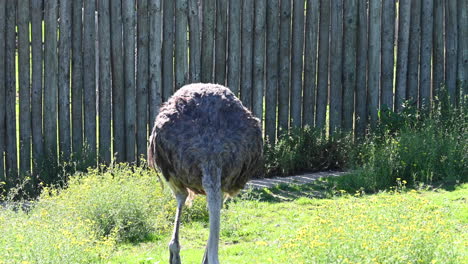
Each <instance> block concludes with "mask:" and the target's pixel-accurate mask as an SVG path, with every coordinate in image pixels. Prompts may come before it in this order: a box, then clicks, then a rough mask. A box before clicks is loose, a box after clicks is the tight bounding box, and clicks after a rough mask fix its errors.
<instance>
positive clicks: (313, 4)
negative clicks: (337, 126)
mask: <svg viewBox="0 0 468 264" xmlns="http://www.w3.org/2000/svg"><path fill="white" fill-rule="evenodd" d="M319 8H320V6H319V0H307V12H306V14H307V17H306V29H305V44H304V48H305V51H304V99H303V105H302V107H303V114H302V123H303V125H304V126H305V125H307V126H310V127H313V126H314V117H315V94H316V88H317V86H316V81H317V47H318V21H319V15H320V12H319Z"/></svg>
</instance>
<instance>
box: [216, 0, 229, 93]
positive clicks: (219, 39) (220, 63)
mask: <svg viewBox="0 0 468 264" xmlns="http://www.w3.org/2000/svg"><path fill="white" fill-rule="evenodd" d="M215 34H216V37H215V83H218V84H221V85H225V84H226V38H227V2H226V0H216V33H215Z"/></svg>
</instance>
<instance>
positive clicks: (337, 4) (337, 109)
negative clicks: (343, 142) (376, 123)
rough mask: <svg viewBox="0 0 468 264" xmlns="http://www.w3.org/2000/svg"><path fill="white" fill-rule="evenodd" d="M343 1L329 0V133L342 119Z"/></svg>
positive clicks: (336, 128)
mask: <svg viewBox="0 0 468 264" xmlns="http://www.w3.org/2000/svg"><path fill="white" fill-rule="evenodd" d="M342 12H343V1H342V0H332V1H331V15H330V18H331V19H330V29H331V31H330V54H332V55H331V56H332V58H333V59H331V60H330V123H329V128H330V130H329V131H330V134H332V133H334V132H335V131H338V130H340V129H341V122H342V119H343V79H342V75H343V13H342Z"/></svg>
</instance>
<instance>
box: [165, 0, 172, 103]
mask: <svg viewBox="0 0 468 264" xmlns="http://www.w3.org/2000/svg"><path fill="white" fill-rule="evenodd" d="M163 8H164V11H163V13H164V17H163V44H162V54H163V55H162V56H163V57H162V69H163V75H162V86H163V101H166V100H167V99H168V98H169V97H170V96H171V95H172V93H173V92H174V57H173V55H174V12H175V11H174V8H175V1H174V0H164V5H163Z"/></svg>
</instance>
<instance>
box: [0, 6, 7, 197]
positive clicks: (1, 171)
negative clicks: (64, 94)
mask: <svg viewBox="0 0 468 264" xmlns="http://www.w3.org/2000/svg"><path fill="white" fill-rule="evenodd" d="M6 2H7V0H0V58H1V61H0V182H5V183H6V177H5V161H4V152H5V130H6V128H5V118H6V113H5V112H6V108H5V106H6V101H5V95H6V79H5V77H6V76H5V70H6V67H5V62H6V60H5V57H6V52H5V51H6V35H5V33H6ZM2 188H3V186H2V185H0V190H1V189H2Z"/></svg>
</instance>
